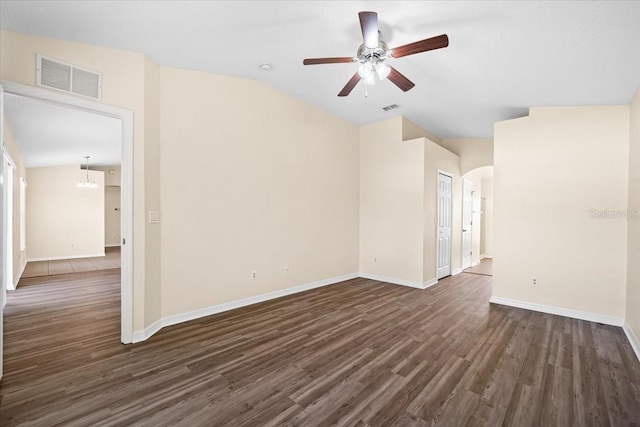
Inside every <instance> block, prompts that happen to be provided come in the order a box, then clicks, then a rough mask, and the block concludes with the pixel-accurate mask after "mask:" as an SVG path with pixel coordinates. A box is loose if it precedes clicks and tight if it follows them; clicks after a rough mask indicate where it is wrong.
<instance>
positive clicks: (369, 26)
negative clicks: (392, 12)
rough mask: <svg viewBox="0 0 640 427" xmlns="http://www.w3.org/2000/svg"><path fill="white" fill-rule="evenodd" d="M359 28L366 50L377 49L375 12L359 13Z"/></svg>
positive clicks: (376, 15) (376, 17)
mask: <svg viewBox="0 0 640 427" xmlns="http://www.w3.org/2000/svg"><path fill="white" fill-rule="evenodd" d="M358 16H359V17H360V28H362V39H363V40H364V45H365V46H366V47H368V48H375V47H378V14H377V13H376V12H360V13H358Z"/></svg>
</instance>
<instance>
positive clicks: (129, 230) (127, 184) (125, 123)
mask: <svg viewBox="0 0 640 427" xmlns="http://www.w3.org/2000/svg"><path fill="white" fill-rule="evenodd" d="M0 88H2V89H3V90H4V93H5V94H11V95H15V96H18V97H22V98H28V99H31V100H36V101H41V102H44V103H47V104H49V105H55V106H58V107H63V108H67V109H72V110H74V111H81V112H85V113H87V112H88V113H93V114H97V115H100V116H106V117H110V118H114V119H117V120H118V121H119V122H120V123H121V125H120V129H121V131H120V141H121V193H122V194H121V209H120V213H121V227H122V229H121V235H122V249H121V251H122V267H121V280H120V288H121V290H120V295H121V299H120V307H121V310H120V331H121V332H120V340H121V342H122V343H125V344H127V343H131V342H132V337H133V227H132V223H133V197H132V194H133V191H132V190H133V113H132V112H131V111H128V110H123V109H121V108H116V107H111V106H108V105H105V104H99V103H95V102H92V101H85V100H83V99H80V98H77V97H72V96H69V95H65V94H59V93H55V92H52V91H48V90H45V89H40V88H36V87H32V86H25V85H21V84H17V83H13V82H8V81H2V82H0ZM0 96H2V98H4V95H3V94H2V91H0ZM0 105H2V104H0ZM3 204H4V203H3ZM27 209H28V206H27ZM4 222H5V221H3V223H4ZM8 246H9V244H5V245H3V248H2V249H3V254H4V252H5V250H6V249H7V247H8ZM27 250H28V248H27ZM3 273H4V272H3ZM3 276H6V274H3ZM3 299H4V298H3Z"/></svg>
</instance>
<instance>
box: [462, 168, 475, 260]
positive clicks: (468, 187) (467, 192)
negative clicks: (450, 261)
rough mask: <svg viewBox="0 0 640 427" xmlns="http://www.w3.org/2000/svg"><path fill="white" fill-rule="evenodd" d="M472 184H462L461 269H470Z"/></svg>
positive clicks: (471, 252) (464, 182)
mask: <svg viewBox="0 0 640 427" xmlns="http://www.w3.org/2000/svg"><path fill="white" fill-rule="evenodd" d="M472 227H473V182H472V181H469V180H468V179H465V180H463V182H462V269H463V270H464V269H466V268H469V267H471V263H472V261H471V255H472V254H473V238H472V236H473V232H472Z"/></svg>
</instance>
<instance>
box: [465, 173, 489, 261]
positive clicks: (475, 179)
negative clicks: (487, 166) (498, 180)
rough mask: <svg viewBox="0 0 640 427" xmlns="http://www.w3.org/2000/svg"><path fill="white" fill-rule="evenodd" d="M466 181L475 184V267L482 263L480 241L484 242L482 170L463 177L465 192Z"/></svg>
mask: <svg viewBox="0 0 640 427" xmlns="http://www.w3.org/2000/svg"><path fill="white" fill-rule="evenodd" d="M465 179H467V180H469V181H471V182H472V183H473V214H472V220H473V223H472V225H471V252H472V254H471V264H472V265H473V264H477V263H478V262H480V241H481V240H482V213H481V210H482V209H481V204H482V197H483V196H482V170H481V169H474V170H473V171H471V172H469V173H467V174H466V175H465V176H464V177H463V190H464V180H465ZM463 197H464V191H463ZM461 200H462V199H461ZM463 207H464V206H463ZM461 244H462V243H461ZM461 252H462V251H461ZM461 256H462V255H461ZM460 263H461V264H462V260H460Z"/></svg>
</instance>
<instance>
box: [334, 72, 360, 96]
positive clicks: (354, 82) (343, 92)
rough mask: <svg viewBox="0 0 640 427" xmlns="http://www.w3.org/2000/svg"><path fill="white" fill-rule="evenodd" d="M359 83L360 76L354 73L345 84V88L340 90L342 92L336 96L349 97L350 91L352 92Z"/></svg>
mask: <svg viewBox="0 0 640 427" xmlns="http://www.w3.org/2000/svg"><path fill="white" fill-rule="evenodd" d="M359 81H360V74H358V73H355V74H354V75H353V77H351V79H350V80H349V81H348V82H347V84H346V85H345V87H343V88H342V90H341V91H340V93H339V94H338V96H347V95H349V94H350V93H351V91H352V90H353V88H354V87H356V85H357V84H358V82H359Z"/></svg>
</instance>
